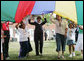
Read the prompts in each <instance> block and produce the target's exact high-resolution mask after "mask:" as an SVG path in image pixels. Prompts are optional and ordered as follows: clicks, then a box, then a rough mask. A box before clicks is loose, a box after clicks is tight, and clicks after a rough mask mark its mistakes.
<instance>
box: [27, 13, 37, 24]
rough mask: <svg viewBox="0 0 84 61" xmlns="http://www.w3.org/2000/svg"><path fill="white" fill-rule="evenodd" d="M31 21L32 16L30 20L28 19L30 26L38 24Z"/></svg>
mask: <svg viewBox="0 0 84 61" xmlns="http://www.w3.org/2000/svg"><path fill="white" fill-rule="evenodd" d="M31 20H32V15H30V18H29V19H28V22H29V24H31V25H35V24H36V23H35V22H31Z"/></svg>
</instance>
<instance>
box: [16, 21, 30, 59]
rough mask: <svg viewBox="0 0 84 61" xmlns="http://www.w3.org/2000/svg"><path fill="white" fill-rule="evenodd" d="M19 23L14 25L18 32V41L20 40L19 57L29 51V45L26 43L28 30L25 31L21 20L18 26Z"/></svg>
mask: <svg viewBox="0 0 84 61" xmlns="http://www.w3.org/2000/svg"><path fill="white" fill-rule="evenodd" d="M18 25H19V24H17V25H16V29H17V30H18V32H19V40H20V41H19V42H20V54H19V58H23V57H25V56H26V55H27V53H29V52H30V51H29V45H28V32H27V27H26V26H25V24H24V23H23V21H21V23H20V26H18Z"/></svg>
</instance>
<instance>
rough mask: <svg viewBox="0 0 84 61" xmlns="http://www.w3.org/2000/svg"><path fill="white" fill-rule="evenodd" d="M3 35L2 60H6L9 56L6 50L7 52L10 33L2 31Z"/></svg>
mask: <svg viewBox="0 0 84 61" xmlns="http://www.w3.org/2000/svg"><path fill="white" fill-rule="evenodd" d="M4 35H6V37H5V38H4V43H3V56H4V59H6V58H7V57H8V56H9V54H8V50H9V40H10V32H9V31H4Z"/></svg>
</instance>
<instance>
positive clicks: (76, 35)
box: [75, 33, 79, 42]
mask: <svg viewBox="0 0 84 61" xmlns="http://www.w3.org/2000/svg"><path fill="white" fill-rule="evenodd" d="M78 34H79V33H76V34H75V41H76V42H77V40H78Z"/></svg>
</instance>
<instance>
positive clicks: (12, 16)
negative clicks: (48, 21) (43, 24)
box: [1, 1, 83, 25]
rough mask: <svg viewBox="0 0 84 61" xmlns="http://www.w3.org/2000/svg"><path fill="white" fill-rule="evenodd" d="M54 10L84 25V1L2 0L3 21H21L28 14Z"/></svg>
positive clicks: (46, 12) (45, 12) (39, 13)
mask: <svg viewBox="0 0 84 61" xmlns="http://www.w3.org/2000/svg"><path fill="white" fill-rule="evenodd" d="M52 12H54V13H56V14H58V15H60V16H62V17H65V18H68V19H69V20H72V21H74V22H75V23H77V22H78V24H81V25H83V1H1V21H11V22H17V23H19V22H20V21H22V19H23V18H24V17H25V16H27V15H30V14H34V15H41V14H43V13H44V14H48V13H52Z"/></svg>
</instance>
